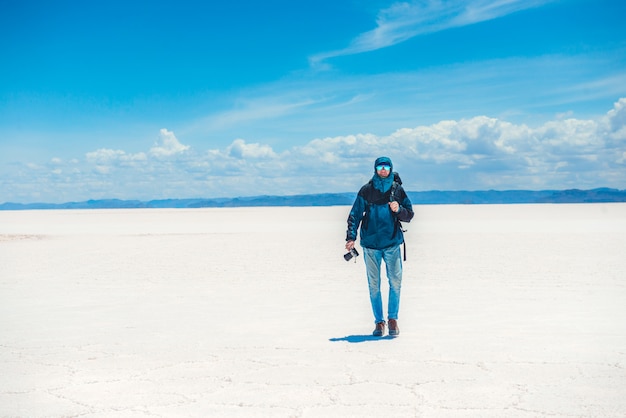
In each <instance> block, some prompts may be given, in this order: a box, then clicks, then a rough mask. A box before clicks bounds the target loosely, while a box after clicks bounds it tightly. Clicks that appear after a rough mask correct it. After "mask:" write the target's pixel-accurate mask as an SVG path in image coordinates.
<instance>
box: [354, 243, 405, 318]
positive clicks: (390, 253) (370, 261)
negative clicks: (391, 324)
mask: <svg viewBox="0 0 626 418" xmlns="http://www.w3.org/2000/svg"><path fill="white" fill-rule="evenodd" d="M363 254H364V256H363V258H364V260H365V269H366V270H367V283H368V285H369V291H370V301H371V302H372V312H373V313H374V318H375V322H382V321H384V320H385V318H384V316H383V299H382V295H381V293H380V266H381V262H382V261H383V260H384V261H385V268H386V271H387V279H388V280H389V300H388V306H387V318H388V319H398V310H399V309H400V288H401V286H402V257H400V246H394V247H390V248H385V249H383V250H375V249H372V248H363Z"/></svg>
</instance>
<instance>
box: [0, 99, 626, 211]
mask: <svg viewBox="0 0 626 418" xmlns="http://www.w3.org/2000/svg"><path fill="white" fill-rule="evenodd" d="M625 114H626V99H620V100H619V101H617V102H616V103H615V104H614V106H613V108H612V109H611V110H610V111H608V112H607V113H606V114H605V115H604V116H602V117H599V118H595V119H576V118H573V117H569V118H568V119H563V118H562V117H561V116H557V117H555V119H553V120H551V121H548V122H545V123H543V124H540V125H538V126H528V125H526V124H516V123H511V122H508V121H506V120H502V119H500V118H494V117H487V116H476V117H473V118H465V119H459V120H444V121H440V122H437V123H434V124H431V125H422V126H416V127H407V128H401V129H397V130H395V131H393V132H391V133H389V134H387V135H375V134H352V135H343V136H334V137H325V138H318V139H313V140H311V141H309V142H308V143H307V144H305V145H300V146H293V147H291V148H289V149H287V150H284V151H282V152H280V153H279V152H276V151H274V150H273V149H272V147H271V146H270V145H268V144H263V143H259V142H255V143H248V142H246V141H245V140H244V139H241V138H240V139H236V140H234V141H233V142H232V143H231V144H229V145H228V146H226V147H223V148H216V149H209V150H205V151H200V152H198V150H194V149H192V148H191V147H189V146H185V145H182V144H180V142H179V141H178V140H177V139H176V136H175V135H174V133H173V132H170V131H167V130H162V131H161V133H162V138H163V141H162V145H160V146H159V147H156V148H158V149H159V150H167V152H156V153H155V152H154V149H155V148H152V149H151V150H150V152H148V153H143V152H140V153H134V154H133V153H127V152H125V151H123V150H113V149H107V148H101V149H98V150H96V151H93V152H89V153H87V154H86V158H85V159H84V161H78V162H77V161H76V159H72V158H67V159H65V160H49V161H48V163H47V164H45V165H40V164H24V165H23V166H22V167H18V168H17V169H12V170H5V171H4V172H3V173H2V174H3V178H4V179H5V180H4V183H3V185H4V187H3V190H2V192H3V193H4V195H2V196H0V200H5V201H9V200H11V197H10V196H21V198H22V200H23V201H24V200H25V198H24V193H25V190H29V192H28V193H30V196H31V198H32V199H37V200H44V201H51V202H54V201H58V199H64V200H63V201H67V200H86V199H91V198H105V197H117V198H123V199H144V200H149V199H155V198H182V197H223V196H231V197H234V196H250V195H260V194H282V195H287V194H300V193H323V192H346V191H356V190H358V187H360V186H361V185H362V184H363V183H364V182H365V181H367V179H368V178H369V177H371V175H372V174H373V167H372V163H373V161H374V159H375V158H376V157H378V156H380V155H387V156H390V157H391V158H392V160H393V161H394V167H395V168H396V169H397V170H398V171H399V172H400V173H401V174H402V177H403V179H404V182H405V185H406V186H407V189H408V190H434V189H447V190H459V189H466V190H467V189H469V190H484V189H487V188H494V189H500V190H503V189H554V188H557V189H562V188H593V187H615V188H624V179H626V163H625V161H626V116H625ZM570 116H571V114H570ZM180 153H185V158H179V154H180ZM61 174H63V175H61ZM25 178H31V179H32V180H31V183H32V184H30V186H29V187H28V188H26V186H23V185H22V186H19V185H20V181H23V180H22V179H25ZM44 184H45V187H41V185H44ZM14 189H15V190H14ZM11 192H12V193H13V195H11ZM45 193H48V195H45ZM13 200H14V199H13Z"/></svg>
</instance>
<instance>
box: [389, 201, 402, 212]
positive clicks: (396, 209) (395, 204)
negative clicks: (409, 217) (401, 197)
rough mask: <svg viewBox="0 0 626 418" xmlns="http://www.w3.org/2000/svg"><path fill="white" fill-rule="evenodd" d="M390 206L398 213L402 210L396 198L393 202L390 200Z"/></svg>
mask: <svg viewBox="0 0 626 418" xmlns="http://www.w3.org/2000/svg"><path fill="white" fill-rule="evenodd" d="M389 208H390V209H391V211H392V212H396V213H397V212H399V211H400V204H399V203H398V202H396V201H395V200H394V201H393V202H389Z"/></svg>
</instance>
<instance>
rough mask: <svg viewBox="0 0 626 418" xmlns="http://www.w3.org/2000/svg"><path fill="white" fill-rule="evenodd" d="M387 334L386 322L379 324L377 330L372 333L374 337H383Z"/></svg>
mask: <svg viewBox="0 0 626 418" xmlns="http://www.w3.org/2000/svg"><path fill="white" fill-rule="evenodd" d="M384 333H385V321H381V322H377V323H376V329H375V330H374V332H373V333H372V335H373V336H374V337H382V336H383V334H384Z"/></svg>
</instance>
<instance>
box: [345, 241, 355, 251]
mask: <svg viewBox="0 0 626 418" xmlns="http://www.w3.org/2000/svg"><path fill="white" fill-rule="evenodd" d="M353 248H354V241H346V250H348V251H350V250H351V249H353Z"/></svg>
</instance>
